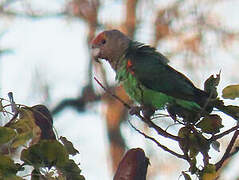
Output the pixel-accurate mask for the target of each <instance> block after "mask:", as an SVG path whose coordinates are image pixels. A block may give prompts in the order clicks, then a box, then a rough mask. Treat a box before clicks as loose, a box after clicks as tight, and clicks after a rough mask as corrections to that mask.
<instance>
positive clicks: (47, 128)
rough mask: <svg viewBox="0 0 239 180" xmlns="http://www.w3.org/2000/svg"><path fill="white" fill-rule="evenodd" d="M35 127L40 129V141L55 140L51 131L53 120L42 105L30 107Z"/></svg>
mask: <svg viewBox="0 0 239 180" xmlns="http://www.w3.org/2000/svg"><path fill="white" fill-rule="evenodd" d="M31 110H32V112H33V116H34V120H35V123H36V125H37V126H38V127H39V128H40V129H41V139H56V136H55V134H54V131H53V119H52V116H51V113H50V111H49V110H48V109H47V107H46V106H44V105H41V104H40V105H36V106H33V107H31Z"/></svg>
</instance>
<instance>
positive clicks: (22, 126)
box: [10, 108, 41, 148]
mask: <svg viewBox="0 0 239 180" xmlns="http://www.w3.org/2000/svg"><path fill="white" fill-rule="evenodd" d="M19 116H20V118H19V119H18V121H16V122H14V123H13V124H11V125H10V127H11V128H13V129H16V130H17V133H18V136H17V137H16V138H15V139H14V141H13V144H12V146H13V147H14V148H17V147H19V146H21V145H24V144H25V143H26V142H28V141H29V140H30V139H32V141H34V142H38V141H39V139H40V134H41V130H40V128H39V127H38V126H37V125H36V124H35V121H34V117H33V113H32V111H31V110H30V109H27V108H20V109H19Z"/></svg>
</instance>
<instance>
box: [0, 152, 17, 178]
mask: <svg viewBox="0 0 239 180" xmlns="http://www.w3.org/2000/svg"><path fill="white" fill-rule="evenodd" d="M19 170H21V169H20V165H19V164H15V163H14V162H13V160H12V159H11V158H10V157H9V156H6V155H2V154H0V179H4V180H5V179H6V180H20V179H22V178H20V177H18V176H16V173H17V172H18V171H19Z"/></svg>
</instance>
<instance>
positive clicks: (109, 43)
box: [91, 30, 209, 112]
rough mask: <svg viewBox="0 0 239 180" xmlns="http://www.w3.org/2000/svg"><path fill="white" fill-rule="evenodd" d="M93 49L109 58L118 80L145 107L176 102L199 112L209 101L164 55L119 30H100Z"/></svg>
mask: <svg viewBox="0 0 239 180" xmlns="http://www.w3.org/2000/svg"><path fill="white" fill-rule="evenodd" d="M91 48H92V56H93V58H94V59H95V60H96V61H99V59H105V60H107V61H108V62H109V64H110V65H111V67H112V68H113V69H114V71H115V72H116V80H117V81H119V82H121V83H122V84H123V87H124V89H125V91H126V92H127V94H128V95H129V96H130V97H131V98H132V99H133V100H135V101H137V102H138V103H139V104H140V105H141V106H142V107H150V108H152V109H154V110H158V109H162V108H164V107H165V106H167V105H170V104H174V105H178V106H180V107H183V108H185V109H187V110H190V111H191V110H192V111H197V112H200V111H201V110H202V109H203V107H204V106H205V105H206V104H207V103H208V98H209V94H208V93H207V92H205V91H203V90H200V89H198V88H196V87H195V86H194V85H193V83H192V82H191V81H190V80H189V79H188V78H187V77H186V76H184V75H183V74H182V73H180V72H178V71H176V70H175V69H173V68H172V67H171V66H169V65H168V59H167V58H166V57H165V56H163V55H162V54H161V53H159V52H157V51H156V49H155V48H153V47H150V46H148V45H144V44H142V43H139V42H136V41H133V40H131V39H130V38H128V37H127V36H126V35H124V34H123V33H121V32H120V31H118V30H108V31H104V32H101V33H100V34H99V35H97V36H96V37H95V39H93V41H92V42H91Z"/></svg>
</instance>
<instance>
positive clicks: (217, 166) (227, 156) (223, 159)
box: [215, 130, 239, 170]
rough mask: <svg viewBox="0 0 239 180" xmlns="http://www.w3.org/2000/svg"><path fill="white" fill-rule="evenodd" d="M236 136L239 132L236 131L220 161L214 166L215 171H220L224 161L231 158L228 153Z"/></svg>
mask: <svg viewBox="0 0 239 180" xmlns="http://www.w3.org/2000/svg"><path fill="white" fill-rule="evenodd" d="M238 135H239V130H236V131H235V133H234V135H233V137H232V139H231V141H230V143H229V145H228V146H227V149H226V151H225V153H224V155H223V156H222V159H221V160H220V161H219V162H217V163H216V164H215V166H216V170H218V169H220V168H221V167H222V165H223V163H224V162H225V160H227V159H228V158H229V157H231V155H230V152H231V150H232V147H233V145H234V143H235V141H236V139H237V137H238Z"/></svg>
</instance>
